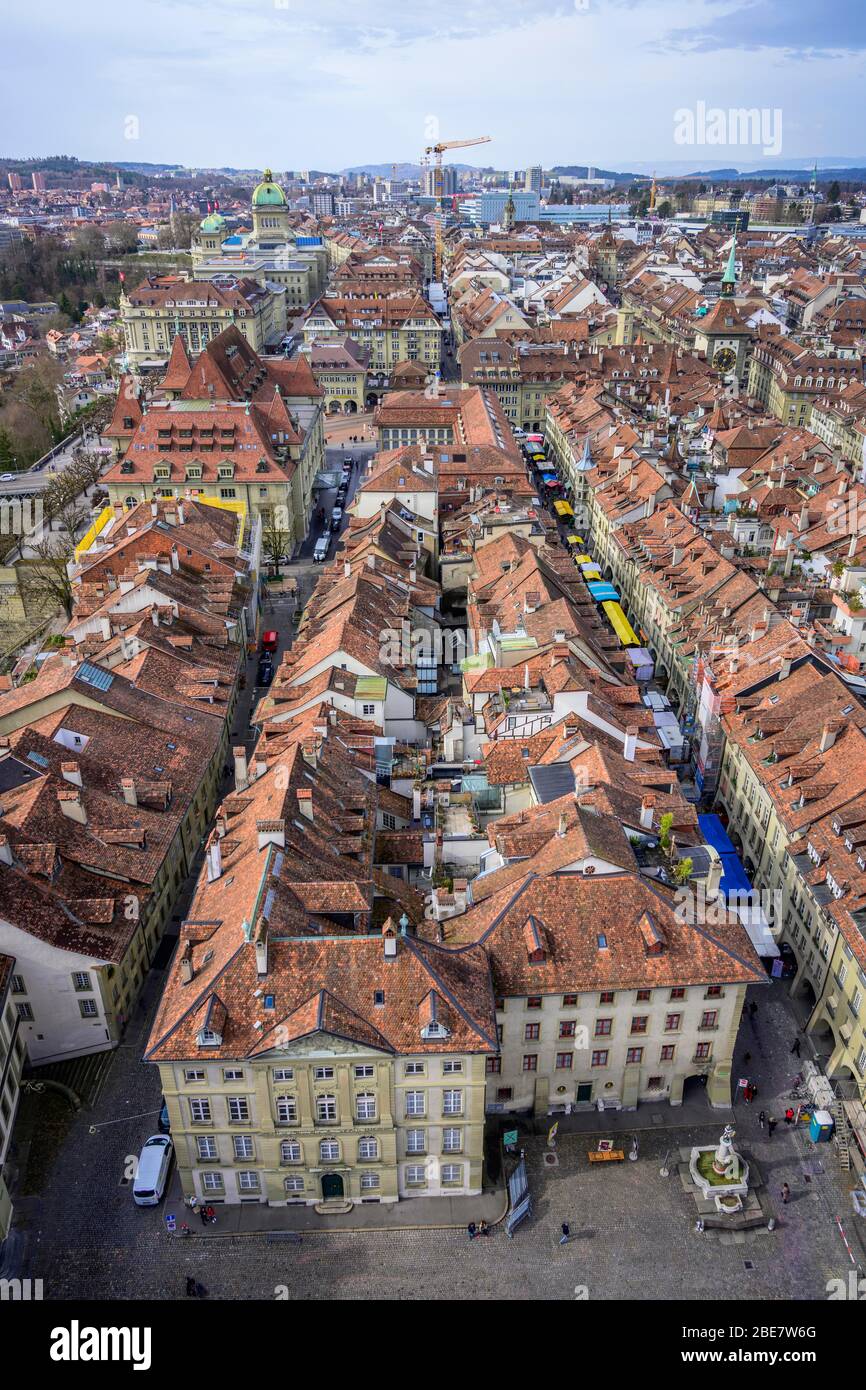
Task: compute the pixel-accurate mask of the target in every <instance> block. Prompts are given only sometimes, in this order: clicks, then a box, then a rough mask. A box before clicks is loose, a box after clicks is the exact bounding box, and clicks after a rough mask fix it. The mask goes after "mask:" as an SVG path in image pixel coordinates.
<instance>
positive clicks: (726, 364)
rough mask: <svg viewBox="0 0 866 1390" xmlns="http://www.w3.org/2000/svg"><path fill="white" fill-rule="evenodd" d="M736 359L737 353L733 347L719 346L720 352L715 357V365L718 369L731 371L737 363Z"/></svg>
mask: <svg viewBox="0 0 866 1390" xmlns="http://www.w3.org/2000/svg"><path fill="white" fill-rule="evenodd" d="M736 360H737V354H736V353H735V352H734V349H733V348H729V347H723V348H719V350H718V352H717V353H716V355H715V356H714V358H713V366H714V367H715V368H716V370H717V371H720V372H729V371H730V370H731V368H732V367H733V366H734V364H735V363H736Z"/></svg>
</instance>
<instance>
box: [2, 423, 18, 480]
mask: <svg viewBox="0 0 866 1390" xmlns="http://www.w3.org/2000/svg"><path fill="white" fill-rule="evenodd" d="M14 467H15V455H14V454H13V452H12V440H11V439H10V438H9V436H8V434H7V433H6V431H5V430H3V429H0V473H8V472H9V471H10V470H11V469H13V468H14Z"/></svg>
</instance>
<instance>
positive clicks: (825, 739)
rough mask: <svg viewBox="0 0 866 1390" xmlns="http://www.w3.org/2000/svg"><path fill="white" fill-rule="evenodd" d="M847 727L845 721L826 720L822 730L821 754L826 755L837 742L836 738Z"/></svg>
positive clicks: (819, 746)
mask: <svg viewBox="0 0 866 1390" xmlns="http://www.w3.org/2000/svg"><path fill="white" fill-rule="evenodd" d="M844 726H845V721H844V719H826V720H825V721H824V727H823V729H822V730H821V742H820V744H819V745H818V749H819V752H821V753H826V752H827V751H828V750H829V749H830V748H832V747H833V744H834V743H835V742H836V737H837V735H838V734H839V733H841V731H842V729H843V728H844Z"/></svg>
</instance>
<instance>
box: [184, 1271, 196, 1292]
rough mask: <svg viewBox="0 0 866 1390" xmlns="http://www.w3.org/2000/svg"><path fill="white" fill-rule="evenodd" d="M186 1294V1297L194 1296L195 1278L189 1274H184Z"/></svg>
mask: <svg viewBox="0 0 866 1390" xmlns="http://www.w3.org/2000/svg"><path fill="white" fill-rule="evenodd" d="M186 1296H187V1298H195V1280H194V1279H193V1277H192V1275H191V1274H188V1275H187V1276H186Z"/></svg>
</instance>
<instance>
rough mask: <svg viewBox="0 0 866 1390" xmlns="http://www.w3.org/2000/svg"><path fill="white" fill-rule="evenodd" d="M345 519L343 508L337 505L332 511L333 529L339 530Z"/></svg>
mask: <svg viewBox="0 0 866 1390" xmlns="http://www.w3.org/2000/svg"><path fill="white" fill-rule="evenodd" d="M342 520H343V508H342V507H335V508H334V510H333V511H332V512H331V530H332V531H339V529H340V522H341V521H342Z"/></svg>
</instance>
